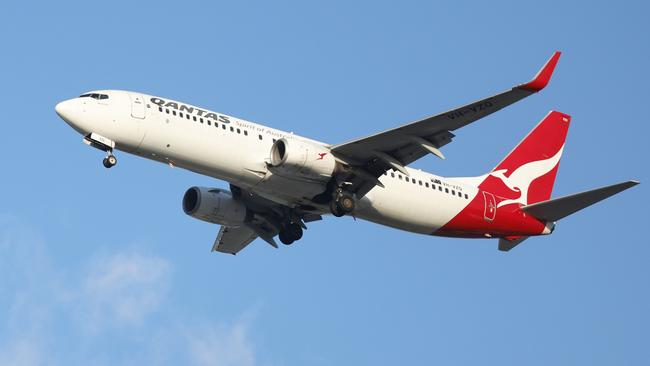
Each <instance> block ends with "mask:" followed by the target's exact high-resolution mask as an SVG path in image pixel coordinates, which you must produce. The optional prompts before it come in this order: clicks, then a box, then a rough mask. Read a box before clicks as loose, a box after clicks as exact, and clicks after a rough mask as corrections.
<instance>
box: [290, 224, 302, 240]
mask: <svg viewBox="0 0 650 366" xmlns="http://www.w3.org/2000/svg"><path fill="white" fill-rule="evenodd" d="M288 231H289V235H290V236H291V238H292V239H293V240H294V241H295V240H300V239H302V227H301V226H300V225H299V224H291V225H289V227H288Z"/></svg>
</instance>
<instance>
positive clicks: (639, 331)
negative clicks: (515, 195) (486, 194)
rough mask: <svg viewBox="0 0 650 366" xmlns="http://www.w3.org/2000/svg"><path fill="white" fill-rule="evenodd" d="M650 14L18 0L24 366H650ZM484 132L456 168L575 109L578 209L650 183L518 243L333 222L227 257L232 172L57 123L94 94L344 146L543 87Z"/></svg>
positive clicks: (10, 319) (1, 153) (459, 143)
mask: <svg viewBox="0 0 650 366" xmlns="http://www.w3.org/2000/svg"><path fill="white" fill-rule="evenodd" d="M649 10H650V9H649V8H648V5H647V4H645V3H644V2H614V3H612V2H601V1H595V2H589V3H584V4H568V2H563V1H562V2H556V1H548V2H545V3H544V4H543V5H542V4H538V3H530V4H524V3H523V2H500V1H491V2H489V3H486V2H450V3H425V2H404V1H402V2H399V3H398V2H380V1H372V2H348V1H341V2H339V1H329V2H322V3H318V2H285V1H278V2H249V1H239V2H211V3H205V4H204V3H200V2H191V1H188V2H169V3H166V2H144V1H142V2H119V1H114V2H89V1H84V2H29V1H25V2H12V3H8V4H4V5H3V11H2V12H0V40H1V41H2V45H3V53H2V57H1V58H0V70H2V71H0V72H1V74H2V79H1V80H2V86H1V87H0V96H1V97H2V100H3V106H4V108H3V118H2V120H3V126H4V133H2V134H0V164H1V166H2V176H3V189H2V190H1V191H0V197H1V202H2V203H3V204H2V207H1V208H0V364H2V365H69V364H86V365H115V364H118V365H136V364H137V365H139V364H153V365H177V364H188V365H341V364H374V365H393V364H416V365H420V364H436V363H438V364H449V365H474V364H499V365H519V364H522V363H523V364H529V365H546V364H551V363H552V364H560V365H563V364H566V365H569V364H571V365H573V364H592V365H601V364H602V365H605V364H643V363H646V362H647V360H648V359H650V351H649V348H648V339H650V334H649V332H648V329H649V328H650V316H649V315H648V309H649V308H650V296H649V294H648V285H649V280H650V268H649V266H648V259H649V258H650V245H649V244H650V242H649V240H648V236H647V233H646V231H645V228H646V227H647V225H648V219H650V217H649V216H650V215H648V210H647V208H646V207H645V206H646V205H647V203H648V202H649V198H650V195H649V194H648V190H647V188H646V185H647V184H648V183H647V182H650V179H649V178H650V174H649V170H648V167H647V162H646V160H647V158H648V156H649V152H650V148H649V145H648V142H647V136H648V134H649V133H650V130H649V128H648V113H647V112H646V108H647V107H646V106H647V101H648V98H649V97H650V95H649V92H648V85H649V84H650V78H649V77H648V70H647V68H648V65H649V64H650V62H649V61H650V39H649V37H648V35H649V34H650V29H649V26H648V22H647V19H646V18H647V17H646V15H647V13H648V11H649ZM556 49H558V50H562V51H563V52H564V53H563V56H562V59H561V60H560V63H559V65H558V68H557V70H556V74H555V75H554V78H553V80H552V81H551V84H550V85H549V87H548V88H547V89H546V90H544V91H543V92H542V93H540V94H539V95H536V96H533V97H531V98H529V99H527V100H525V101H524V102H522V103H519V104H517V105H515V106H512V107H510V108H508V109H507V110H504V111H501V112H499V113H497V114H495V115H493V116H491V117H489V118H486V119H484V120H482V121H480V122H479V123H476V124H474V125H472V126H470V127H467V128H465V129H463V130H461V131H458V133H457V137H456V139H455V140H454V142H453V143H452V144H450V145H448V146H446V147H445V151H444V153H445V155H446V156H447V160H445V161H440V160H438V159H436V158H434V157H429V158H425V159H423V160H422V161H419V162H417V164H415V166H417V167H419V168H422V169H426V170H430V171H433V172H436V173H438V174H441V175H447V176H465V175H474V174H479V173H482V172H484V171H487V170H488V169H490V168H491V167H492V166H493V165H494V164H495V163H496V162H497V161H499V160H500V158H501V157H503V156H504V154H506V153H507V152H508V151H509V150H510V149H511V148H512V147H513V146H514V145H515V144H516V143H517V142H518V141H519V140H520V139H521V138H522V137H523V136H524V135H525V134H526V133H527V132H528V131H529V130H530V129H531V128H532V127H533V126H534V125H535V124H536V122H537V121H538V120H539V119H540V118H542V117H543V116H544V115H545V114H546V113H547V112H548V111H549V110H550V109H558V110H560V111H563V112H566V113H569V114H571V115H572V116H573V121H572V126H571V130H570V131H569V137H568V144H567V146H566V148H565V151H564V156H563V159H562V163H561V166H560V171H559V175H558V179H557V181H556V184H557V185H556V189H555V191H554V195H555V196H557V195H563V194H568V193H572V192H576V191H580V190H584V189H588V188H591V187H596V186H599V185H605V184H609V183H613V182H617V181H622V180H626V179H630V178H637V179H640V180H641V181H642V182H645V183H644V184H642V185H640V186H638V187H635V188H633V189H632V190H630V191H627V192H625V193H623V194H621V195H620V196H617V197H615V198H612V199H611V200H608V201H606V202H604V203H602V204H600V205H598V206H594V207H592V208H590V209H588V210H585V211H584V212H581V213H580V214H578V215H575V216H572V217H570V218H567V219H566V220H564V221H563V222H561V223H560V224H559V225H558V227H557V230H556V231H555V233H554V234H553V235H552V236H550V237H545V238H533V239H530V240H528V241H526V242H525V243H524V244H523V245H522V246H520V247H517V248H516V249H515V250H513V251H512V252H510V253H507V254H504V253H500V252H498V251H497V250H496V245H497V244H496V242H494V241H473V240H454V239H445V238H434V237H427V236H419V235H415V234H410V233H406V232H400V231H396V230H393V229H389V228H385V227H381V226H377V225H374V224H370V223H366V222H362V221H357V222H355V221H353V220H352V219H350V218H341V219H335V218H332V217H328V218H326V219H325V220H324V221H323V222H318V223H314V224H312V225H310V228H309V230H308V231H307V232H306V234H305V237H304V238H303V239H302V240H301V241H300V242H298V243H296V244H294V245H293V246H291V247H281V248H280V249H279V250H273V249H272V248H271V247H269V246H268V245H266V244H265V243H262V242H255V243H253V244H252V245H250V246H249V247H248V248H246V250H245V251H244V252H243V253H242V254H241V255H239V256H236V257H233V256H227V255H217V254H211V253H210V248H211V245H212V242H213V240H214V237H215V235H216V232H217V230H218V228H217V227H216V226H212V225H209V224H206V223H202V222H199V221H196V220H192V219H191V218H189V217H187V216H185V214H184V213H183V212H182V210H181V207H180V200H181V197H182V194H183V192H184V191H185V189H186V188H188V187H190V186H192V185H206V186H218V187H224V186H225V183H224V182H216V181H213V180H212V179H209V178H207V177H202V176H199V175H196V174H193V173H189V172H185V171H182V170H179V169H173V170H172V169H170V168H169V167H166V166H164V165H161V164H156V163H153V162H149V161H145V160H142V159H139V158H136V157H133V156H127V155H126V154H120V155H119V156H118V157H119V159H120V163H119V165H118V166H117V167H116V168H114V169H111V170H110V171H108V170H106V169H104V168H103V167H102V166H101V158H102V154H101V152H99V151H95V150H93V149H90V148H88V147H87V146H85V145H83V144H82V143H81V137H80V136H79V135H77V134H76V132H74V131H73V130H72V129H70V128H69V127H68V126H67V125H66V124H65V123H63V122H62V121H61V120H60V119H58V117H57V116H56V115H55V113H54V110H53V107H54V105H55V103H56V102H58V101H61V100H63V99H66V98H69V97H72V96H76V95H78V94H80V93H81V92H84V91H87V90H92V89H103V88H107V89H108V88H114V89H128V90H138V91H142V92H147V93H151V94H156V95H161V96H166V97H169V98H172V99H178V100H182V101H187V102H190V103H193V104H196V105H200V106H205V107H206V108H210V109H213V110H217V111H221V112H224V113H227V114H231V115H235V116H238V117H241V118H245V119H248V120H252V121H255V122H259V123H263V124H267V125H271V126H274V127H276V128H280V129H283V130H288V131H294V132H296V133H299V134H303V135H306V136H310V137H314V138H317V139H319V140H323V141H328V142H332V143H335V142H341V141H346V140H349V139H352V138H355V137H359V136H363V135H367V134H370V133H373V132H376V131H380V130H383V129H387V128H390V127H393V126H395V125H398V124H403V123H406V122H409V121H411V120H415V119H418V118H420V117H423V116H426V115H429V114H433V113H438V112H441V111H444V110H446V109H449V108H451V107H454V106H457V105H460V104H464V103H466V102H469V101H472V100H475V99H478V98H481V97H484V96H487V95H491V94H493V93H496V92H500V91H502V90H505V89H507V88H510V87H511V86H513V85H515V84H517V83H521V82H524V81H527V80H528V78H530V77H532V76H533V75H534V73H535V72H536V71H537V69H538V68H539V67H540V66H541V65H542V64H543V63H544V62H545V61H546V59H547V58H548V57H549V56H550V55H551V54H552V52H553V51H554V50H556Z"/></svg>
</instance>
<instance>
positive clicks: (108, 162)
mask: <svg viewBox="0 0 650 366" xmlns="http://www.w3.org/2000/svg"><path fill="white" fill-rule="evenodd" d="M102 163H103V164H104V167H105V168H106V169H109V168H112V167H114V166H115V164H117V158H116V157H115V155H113V154H111V155H109V156H107V157H105V158H104V160H103V161H102Z"/></svg>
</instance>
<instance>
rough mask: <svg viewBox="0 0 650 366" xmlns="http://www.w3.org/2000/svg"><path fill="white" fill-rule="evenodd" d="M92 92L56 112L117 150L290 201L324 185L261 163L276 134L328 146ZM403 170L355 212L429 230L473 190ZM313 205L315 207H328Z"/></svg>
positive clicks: (303, 200)
mask: <svg viewBox="0 0 650 366" xmlns="http://www.w3.org/2000/svg"><path fill="white" fill-rule="evenodd" d="M97 93H104V94H106V95H108V96H109V98H107V99H105V100H101V99H93V98H76V99H70V100H68V101H65V102H62V103H61V104H60V105H59V106H57V112H58V113H59V114H60V115H61V116H62V117H63V118H64V120H66V122H67V123H69V124H70V125H71V126H72V127H73V128H75V129H76V130H77V131H79V132H80V133H82V134H83V135H87V134H89V133H91V132H94V133H97V134H100V135H102V136H105V137H107V138H108V139H111V140H112V141H115V143H116V148H117V149H119V150H122V151H125V152H128V153H132V154H135V155H138V156H142V157H145V158H148V159H152V160H156V161H159V162H162V163H165V164H169V165H170V166H175V167H181V168H184V169H188V170H191V171H194V172H197V173H200V174H204V175H207V176H211V177H214V178H217V179H221V180H224V181H227V182H230V183H231V184H234V185H236V186H240V187H242V188H245V189H248V190H252V191H254V192H255V193H257V194H259V195H260V196H263V197H265V198H267V199H270V200H272V201H274V202H277V203H280V204H284V205H287V206H289V207H291V206H294V205H297V204H309V205H312V206H314V203H313V202H310V201H309V199H310V198H311V197H313V196H315V195H317V194H319V193H321V192H323V191H324V190H325V184H326V182H325V181H317V180H309V179H300V178H296V177H289V176H282V175H278V174H273V173H271V172H269V170H268V164H267V163H268V162H269V154H270V151H271V147H272V145H273V143H274V141H275V140H276V139H280V138H285V139H287V140H289V141H291V140H295V141H305V142H308V143H310V144H317V145H319V146H322V147H323V149H326V150H329V146H330V145H328V144H325V143H322V142H318V141H314V140H310V139H307V138H304V137H301V136H298V135H295V134H293V133H287V132H284V131H280V130H276V129H273V128H269V127H266V126H263V125H259V124H256V123H252V122H249V121H245V120H242V119H239V118H236V117H232V116H228V115H224V114H222V113H216V112H211V111H208V110H206V109H200V108H197V107H194V106H190V105H187V104H184V103H179V102H176V101H172V100H168V99H162V98H158V97H155V96H150V95H145V94H140V93H132V92H126V91H116V90H108V91H100V92H97ZM181 106H182V107H181ZM406 169H407V170H408V172H409V175H410V176H409V177H406V176H404V175H403V174H401V173H397V172H388V173H386V174H384V175H382V176H381V177H380V178H379V180H380V181H381V182H382V183H383V184H384V186H385V187H384V188H381V187H375V188H373V189H372V190H371V191H370V192H368V193H367V194H366V195H365V196H364V197H363V198H362V199H361V200H360V201H359V203H358V206H357V208H356V210H355V211H354V216H356V217H359V218H363V219H365V220H369V221H372V222H376V223H379V224H383V225H387V226H391V227H395V228H399V229H403V230H407V231H412V232H416V233H422V234H432V233H434V232H435V231H436V230H438V229H439V228H440V227H442V226H443V225H445V224H446V223H447V222H449V221H450V220H451V219H452V218H453V217H455V216H456V215H457V214H458V213H459V212H460V211H461V210H463V208H465V207H466V206H467V205H468V203H469V202H470V201H471V200H472V199H473V198H474V197H475V196H476V195H477V194H478V188H476V187H474V186H472V185H468V184H464V183H463V182H461V181H460V180H454V179H446V178H443V177H439V176H436V175H433V174H429V173H426V172H422V171H420V170H415V169H410V168H406ZM407 179H408V181H407ZM433 182H436V183H435V184H434V183H433ZM452 192H453V194H452ZM316 206H317V207H318V208H319V210H320V211H321V213H326V212H329V210H328V209H327V207H325V206H318V205H316Z"/></svg>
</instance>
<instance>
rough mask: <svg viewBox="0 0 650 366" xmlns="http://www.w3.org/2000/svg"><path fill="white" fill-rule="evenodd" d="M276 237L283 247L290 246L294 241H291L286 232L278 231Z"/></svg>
mask: <svg viewBox="0 0 650 366" xmlns="http://www.w3.org/2000/svg"><path fill="white" fill-rule="evenodd" d="M278 237H279V238H280V241H281V242H282V244H284V245H291V244H293V242H294V240H293V239H291V237H290V236H289V232H288V231H287V230H282V231H280V234H279V235H278Z"/></svg>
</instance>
